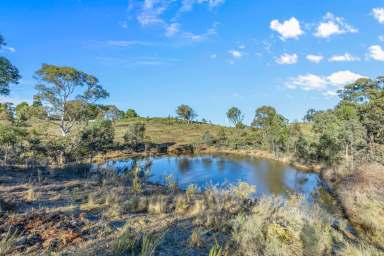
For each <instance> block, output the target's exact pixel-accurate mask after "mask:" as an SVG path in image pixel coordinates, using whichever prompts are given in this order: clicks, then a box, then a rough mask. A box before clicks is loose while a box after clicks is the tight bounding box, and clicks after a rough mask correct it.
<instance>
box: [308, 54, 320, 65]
mask: <svg viewBox="0 0 384 256" xmlns="http://www.w3.org/2000/svg"><path fill="white" fill-rule="evenodd" d="M305 58H306V59H307V60H308V61H310V62H313V63H320V62H321V61H322V60H323V59H324V57H323V56H322V55H314V54H308V55H307V56H305Z"/></svg>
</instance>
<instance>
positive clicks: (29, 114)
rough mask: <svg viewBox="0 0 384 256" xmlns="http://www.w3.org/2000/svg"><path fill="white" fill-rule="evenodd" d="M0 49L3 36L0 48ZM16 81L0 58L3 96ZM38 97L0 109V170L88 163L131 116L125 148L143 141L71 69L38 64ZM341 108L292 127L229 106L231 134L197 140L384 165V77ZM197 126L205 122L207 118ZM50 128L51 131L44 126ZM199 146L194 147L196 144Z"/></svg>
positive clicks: (352, 89)
mask: <svg viewBox="0 0 384 256" xmlns="http://www.w3.org/2000/svg"><path fill="white" fill-rule="evenodd" d="M4 45H5V41H4V39H3V37H1V35H0V48H1V47H2V46H4ZM20 78H21V76H20V74H19V71H18V69H17V68H16V67H15V66H13V65H12V63H11V62H10V61H9V60H8V59H7V58H5V57H0V95H5V96H6V95H9V93H10V86H11V85H12V84H17V83H18V81H19V80H20ZM34 78H35V79H36V81H37V85H36V91H37V94H36V95H35V96H34V97H33V103H32V104H31V105H29V104H28V103H26V102H23V103H20V104H18V105H17V106H14V105H13V104H11V103H0V120H1V124H0V155H1V158H0V159H1V161H2V163H3V164H6V165H7V164H20V163H24V164H41V163H46V164H47V163H61V164H63V163H65V162H69V161H78V160H80V159H84V158H91V159H92V157H93V156H94V155H95V154H97V153H98V152H104V151H107V150H109V149H111V148H116V143H115V142H114V133H115V122H116V121H118V120H120V119H125V118H131V119H133V118H136V119H135V120H137V122H133V123H130V124H128V125H127V128H126V131H125V132H124V145H118V146H119V147H130V148H132V149H135V148H136V147H137V145H139V144H140V143H143V141H144V137H145V122H144V121H145V119H140V118H139V116H138V114H137V113H136V111H135V110H133V109H128V110H127V111H121V110H120V109H118V108H117V107H116V106H114V105H101V104H97V101H98V100H100V99H104V98H107V97H108V96H109V93H108V92H107V91H106V90H105V89H104V88H103V86H102V85H101V84H100V83H99V81H98V79H97V78H96V77H95V76H93V75H90V74H87V73H85V72H82V71H80V70H77V69H75V68H72V67H62V66H56V65H50V64H43V65H42V66H41V68H40V69H39V70H37V71H36V73H35V76H34ZM338 93H339V96H340V99H341V100H340V102H339V104H338V105H337V106H336V107H335V108H333V109H329V110H325V111H317V110H314V109H310V110H308V112H307V114H306V115H305V117H304V118H303V122H292V123H290V122H289V121H288V119H286V118H285V117H284V116H283V115H281V114H279V113H278V112H277V111H276V110H275V109H274V108H273V107H271V106H262V107H259V108H258V109H256V112H255V117H254V119H253V121H252V123H251V124H250V125H249V126H247V125H245V124H243V114H242V112H241V110H240V109H238V108H236V107H232V108H230V109H229V110H228V111H227V112H226V115H227V118H228V119H229V120H230V121H231V122H232V123H233V124H234V126H235V129H232V130H231V131H228V129H224V128H223V129H220V130H219V131H218V132H216V133H213V132H212V131H209V130H207V131H206V132H205V133H204V134H202V139H201V142H203V143H205V144H208V145H209V146H220V147H222V146H226V147H232V148H242V147H251V148H256V149H263V150H267V151H270V152H273V153H274V154H276V155H280V154H286V155H290V156H293V157H294V158H296V159H298V160H300V161H302V162H306V163H308V162H316V163H324V164H327V165H330V166H333V165H336V164H338V163H341V162H342V163H344V164H345V165H346V166H347V167H348V168H353V167H354V165H355V164H356V162H362V161H375V162H381V163H383V159H384V77H378V78H376V79H368V78H361V79H359V80H357V81H356V82H354V83H352V84H349V85H346V86H345V87H344V88H343V89H341V90H339V92H338ZM176 115H177V117H178V118H176V119H174V118H171V117H168V119H173V120H176V121H177V120H180V119H182V120H184V121H185V122H186V123H188V124H189V123H193V121H194V120H195V119H196V117H197V114H196V113H195V111H194V110H193V109H192V108H191V107H190V106H188V105H185V104H183V105H180V106H178V107H177V109H176ZM30 122H38V123H39V122H47V123H51V124H52V125H55V126H56V127H57V130H58V131H59V132H60V133H61V136H53V135H52V133H49V129H48V128H46V129H45V130H43V131H42V130H36V129H34V128H33V127H32V128H31V127H30V125H29V123H30ZM197 123H208V122H207V121H206V120H205V119H202V121H201V122H197ZM46 127H48V125H47V126H46ZM196 143H198V142H196Z"/></svg>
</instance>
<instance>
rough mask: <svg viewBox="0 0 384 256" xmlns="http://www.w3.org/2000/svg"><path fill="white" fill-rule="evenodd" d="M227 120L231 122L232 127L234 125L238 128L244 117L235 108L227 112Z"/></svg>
mask: <svg viewBox="0 0 384 256" xmlns="http://www.w3.org/2000/svg"><path fill="white" fill-rule="evenodd" d="M227 118H228V120H229V121H231V123H233V125H235V127H238V126H241V124H242V122H243V119H244V116H243V114H242V113H241V110H240V109H238V108H237V107H231V108H230V109H229V110H228V111H227Z"/></svg>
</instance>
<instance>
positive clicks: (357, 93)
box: [339, 76, 384, 145]
mask: <svg viewBox="0 0 384 256" xmlns="http://www.w3.org/2000/svg"><path fill="white" fill-rule="evenodd" d="M339 96H340V97H341V99H342V100H343V101H344V102H348V103H350V104H352V105H354V106H355V107H356V109H357V110H358V114H359V117H360V121H361V123H362V124H363V126H364V127H365V129H366V130H367V136H368V142H369V144H370V145H372V144H373V143H379V144H384V76H380V77H378V78H376V79H369V78H361V79H358V80H357V81H356V82H354V83H352V84H348V85H346V86H345V87H344V88H343V89H342V90H340V91H339Z"/></svg>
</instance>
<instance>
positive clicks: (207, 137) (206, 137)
mask: <svg viewBox="0 0 384 256" xmlns="http://www.w3.org/2000/svg"><path fill="white" fill-rule="evenodd" d="M202 139H203V142H204V143H205V144H207V145H208V146H212V145H214V144H215V143H216V139H215V137H214V136H213V135H212V134H211V133H210V132H209V131H205V132H204V134H203V136H202Z"/></svg>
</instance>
